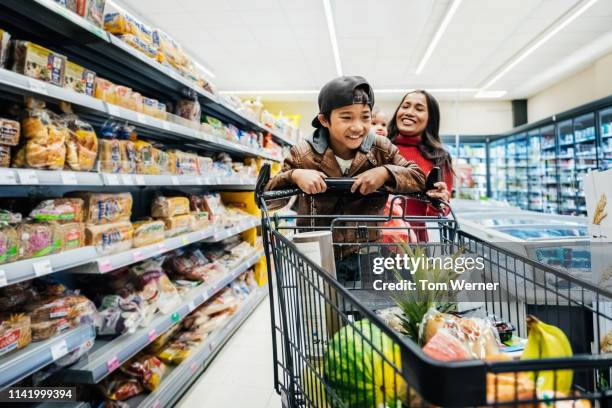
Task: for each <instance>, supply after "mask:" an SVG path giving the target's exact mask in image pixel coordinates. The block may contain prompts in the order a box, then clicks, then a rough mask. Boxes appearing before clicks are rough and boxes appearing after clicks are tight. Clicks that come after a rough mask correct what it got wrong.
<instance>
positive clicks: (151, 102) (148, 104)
mask: <svg viewBox="0 0 612 408" xmlns="http://www.w3.org/2000/svg"><path fill="white" fill-rule="evenodd" d="M157 103H158V102H157V99H151V98H146V97H144V96H143V97H142V113H144V114H146V115H149V116H153V117H157V116H158V113H157V112H158V110H157Z"/></svg>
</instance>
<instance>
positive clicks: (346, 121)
mask: <svg viewBox="0 0 612 408" xmlns="http://www.w3.org/2000/svg"><path fill="white" fill-rule="evenodd" d="M329 119H330V120H329V122H328V121H327V120H326V119H325V117H324V116H323V115H319V120H320V121H321V123H322V124H323V126H325V127H326V128H328V129H329V135H330V138H331V140H330V143H331V146H332V147H342V148H343V149H345V150H356V149H358V148H359V146H361V143H362V142H363V139H364V138H365V137H366V136H367V135H368V132H369V131H370V128H371V127H372V111H371V109H370V107H369V106H368V105H363V104H355V105H348V106H343V107H341V108H337V109H334V110H332V111H331V114H330V118H329Z"/></svg>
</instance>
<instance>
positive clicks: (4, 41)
mask: <svg viewBox="0 0 612 408" xmlns="http://www.w3.org/2000/svg"><path fill="white" fill-rule="evenodd" d="M10 41H11V35H10V34H9V33H8V32H6V31H4V30H2V29H0V68H4V67H5V66H6V60H7V58H8V55H9V49H10Z"/></svg>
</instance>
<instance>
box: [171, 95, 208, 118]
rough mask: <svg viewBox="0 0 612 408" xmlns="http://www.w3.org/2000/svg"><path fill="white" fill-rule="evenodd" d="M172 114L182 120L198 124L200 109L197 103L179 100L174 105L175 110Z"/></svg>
mask: <svg viewBox="0 0 612 408" xmlns="http://www.w3.org/2000/svg"><path fill="white" fill-rule="evenodd" d="M174 113H176V114H177V115H178V116H180V117H182V118H184V119H187V120H191V121H197V122H200V116H201V115H202V109H201V107H200V103H199V102H198V101H195V100H188V99H181V100H179V101H178V102H177V103H176V110H175V112H174Z"/></svg>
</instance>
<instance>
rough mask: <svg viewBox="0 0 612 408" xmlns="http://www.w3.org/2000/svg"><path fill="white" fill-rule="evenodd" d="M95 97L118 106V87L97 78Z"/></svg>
mask: <svg viewBox="0 0 612 408" xmlns="http://www.w3.org/2000/svg"><path fill="white" fill-rule="evenodd" d="M95 81H96V89H95V97H96V98H98V99H101V100H103V101H105V102H108V103H111V104H113V105H116V104H117V91H116V85H115V84H114V83H112V82H111V81H109V80H106V79H103V78H100V77H96V80H95Z"/></svg>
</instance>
